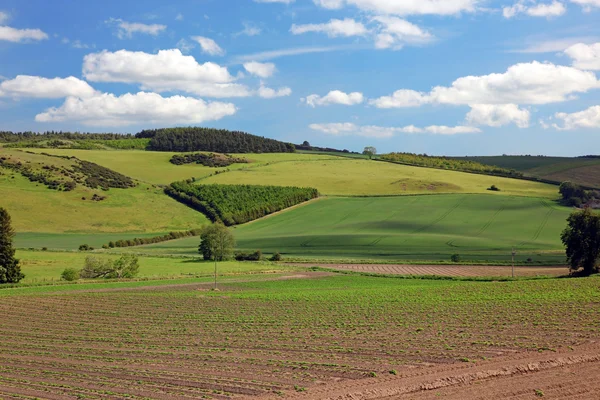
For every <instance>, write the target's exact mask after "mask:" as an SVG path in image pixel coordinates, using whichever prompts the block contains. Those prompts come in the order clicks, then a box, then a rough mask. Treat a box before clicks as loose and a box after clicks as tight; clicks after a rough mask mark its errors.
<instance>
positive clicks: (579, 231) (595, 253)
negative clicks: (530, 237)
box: [561, 207, 600, 276]
mask: <svg viewBox="0 0 600 400" xmlns="http://www.w3.org/2000/svg"><path fill="white" fill-rule="evenodd" d="M567 222H568V225H567V227H566V228H565V230H564V231H563V232H562V235H561V240H562V242H563V244H564V245H565V248H566V252H567V261H568V262H569V267H570V269H571V272H572V273H579V274H581V275H586V276H587V275H591V274H593V273H597V272H599V268H598V260H599V258H600V215H598V214H596V213H594V212H592V210H591V209H590V208H587V207H586V208H585V209H584V210H581V211H576V212H574V213H572V214H571V215H570V216H569V218H568V219H567Z"/></svg>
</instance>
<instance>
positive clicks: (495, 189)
mask: <svg viewBox="0 0 600 400" xmlns="http://www.w3.org/2000/svg"><path fill="white" fill-rule="evenodd" d="M488 190H491V191H492V192H499V191H500V189H499V188H498V186H496V185H492V186H490V187H489V188H488Z"/></svg>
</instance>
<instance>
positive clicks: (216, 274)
mask: <svg viewBox="0 0 600 400" xmlns="http://www.w3.org/2000/svg"><path fill="white" fill-rule="evenodd" d="M214 290H217V257H216V256H215V288H214Z"/></svg>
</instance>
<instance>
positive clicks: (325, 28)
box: [290, 18, 368, 37]
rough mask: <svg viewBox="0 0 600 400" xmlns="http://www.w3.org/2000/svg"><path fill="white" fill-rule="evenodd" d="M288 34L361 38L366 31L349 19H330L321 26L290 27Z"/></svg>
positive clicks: (360, 24)
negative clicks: (318, 33)
mask: <svg viewBox="0 0 600 400" xmlns="http://www.w3.org/2000/svg"><path fill="white" fill-rule="evenodd" d="M290 32H292V33H293V34H294V35H301V34H303V33H308V32H320V33H325V34H326V35H327V36H329V37H339V36H346V37H349V36H362V35H365V34H366V33H367V32H368V30H367V28H366V27H365V26H364V25H363V24H362V23H361V22H357V21H355V20H353V19H351V18H345V19H343V20H342V19H332V20H331V21H329V22H327V23H323V24H305V25H296V24H294V25H292V27H291V29H290Z"/></svg>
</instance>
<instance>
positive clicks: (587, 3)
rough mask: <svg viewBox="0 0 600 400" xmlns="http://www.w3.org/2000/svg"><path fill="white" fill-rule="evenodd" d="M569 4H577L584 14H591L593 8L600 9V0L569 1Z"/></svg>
mask: <svg viewBox="0 0 600 400" xmlns="http://www.w3.org/2000/svg"><path fill="white" fill-rule="evenodd" d="M571 3H575V4H579V5H580V6H582V7H583V11H585V12H591V11H592V9H593V8H594V7H597V8H600V0H571Z"/></svg>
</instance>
